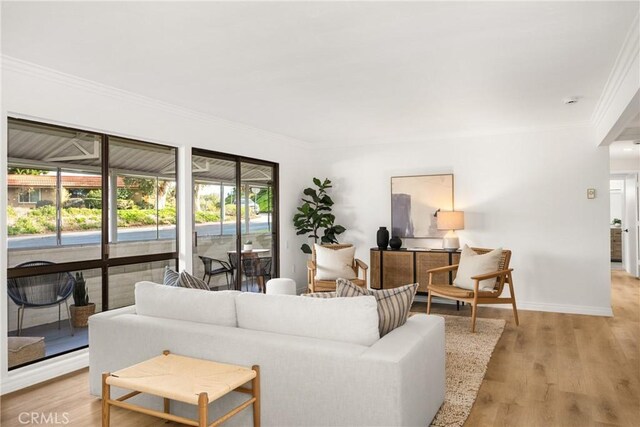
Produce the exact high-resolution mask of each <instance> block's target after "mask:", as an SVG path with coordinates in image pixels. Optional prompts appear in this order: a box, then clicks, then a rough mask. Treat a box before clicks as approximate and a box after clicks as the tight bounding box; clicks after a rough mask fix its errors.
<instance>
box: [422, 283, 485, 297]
mask: <svg viewBox="0 0 640 427" xmlns="http://www.w3.org/2000/svg"><path fill="white" fill-rule="evenodd" d="M428 289H429V290H430V291H433V292H437V293H438V294H439V295H449V296H451V297H453V298H473V291H470V290H468V289H462V288H457V287H455V286H452V285H429V287H428ZM478 296H479V297H496V296H498V293H497V292H496V291H495V290H493V291H478Z"/></svg>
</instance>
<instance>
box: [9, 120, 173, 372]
mask: <svg viewBox="0 0 640 427" xmlns="http://www.w3.org/2000/svg"><path fill="white" fill-rule="evenodd" d="M176 151H177V150H176V149H175V148H173V147H166V146H161V145H157V144H152V143H146V142H141V141H132V140H128V139H124V138H118V137H113V136H110V135H106V134H99V133H94V132H88V131H84V130H79V129H69V128H62V127H58V126H51V125H46V124H41V123H34V122H31V121H25V120H16V119H9V122H8V171H7V172H8V180H7V182H8V188H7V204H6V209H7V232H8V265H7V267H8V271H7V273H8V278H9V282H10V283H11V284H12V290H13V291H14V293H13V296H14V297H15V298H9V299H8V307H7V316H8V321H9V323H8V325H9V337H10V338H9V339H10V340H11V339H13V338H12V337H14V336H17V335H22V336H29V337H44V352H43V353H42V354H39V355H36V356H34V357H33V358H32V359H30V360H26V361H20V362H21V363H20V365H22V364H25V363H32V362H35V361H37V360H40V359H42V358H43V357H46V358H48V357H54V356H56V355H57V354H61V353H64V352H67V351H72V350H74V349H77V348H81V347H84V346H86V345H87V344H88V343H87V334H86V326H79V327H76V328H74V333H73V334H72V330H71V326H70V325H69V323H70V322H69V316H71V317H74V316H75V314H74V313H76V312H77V310H75V309H73V308H72V307H71V306H72V305H75V303H76V302H75V301H74V296H73V292H71V293H69V289H70V288H69V286H71V287H73V282H76V283H85V285H86V287H87V290H88V295H89V300H90V302H91V303H93V304H95V307H94V308H93V310H95V311H96V312H97V311H102V310H109V309H113V308H117V307H122V306H126V305H131V304H133V302H134V300H133V289H134V285H135V283H136V282H137V281H140V280H153V281H156V282H158V281H160V282H161V281H162V275H163V272H164V268H165V267H166V266H170V267H173V268H175V267H177V253H176V248H177V239H178V235H177V231H176V230H177V228H176V224H177V217H176V200H177V194H176V189H177V186H176ZM70 283H71V285H69V284H70ZM23 297H24V298H23ZM30 298H31V299H32V300H29V299H30ZM33 298H35V299H37V300H38V303H41V302H42V301H45V300H47V304H44V305H42V306H41V307H39V308H38V309H35V308H34V307H33V304H34V302H35V300H33ZM49 299H51V300H52V301H49ZM67 307H69V310H67ZM12 367H14V366H13V365H12Z"/></svg>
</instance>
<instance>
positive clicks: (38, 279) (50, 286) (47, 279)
mask: <svg viewBox="0 0 640 427" xmlns="http://www.w3.org/2000/svg"><path fill="white" fill-rule="evenodd" d="M54 264H55V263H53V262H49V261H29V262H25V263H22V264H19V265H17V266H16V267H39V266H43V265H54ZM75 283H76V280H75V279H74V278H73V275H71V273H69V272H61V273H50V274H43V275H39V276H29V277H18V278H15V279H9V280H7V293H8V294H9V298H11V300H12V301H13V302H14V303H15V304H16V305H17V306H18V336H19V335H20V334H21V333H22V325H23V324H24V311H25V310H26V309H27V308H45V307H53V306H55V305H57V306H58V329H60V320H61V311H60V310H61V309H60V306H61V305H62V303H64V304H65V306H66V308H67V319H68V320H69V328H70V329H71V335H73V325H72V324H71V313H70V312H69V303H68V302H67V300H68V299H69V297H70V296H71V294H72V293H73V287H74V285H75Z"/></svg>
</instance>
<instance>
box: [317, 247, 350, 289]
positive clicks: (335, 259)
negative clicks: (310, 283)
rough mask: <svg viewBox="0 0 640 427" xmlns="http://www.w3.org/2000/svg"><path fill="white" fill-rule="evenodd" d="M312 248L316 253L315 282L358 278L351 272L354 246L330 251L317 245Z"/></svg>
mask: <svg viewBox="0 0 640 427" xmlns="http://www.w3.org/2000/svg"><path fill="white" fill-rule="evenodd" d="M313 246H314V248H313V249H314V251H315V253H316V280H336V279H337V278H338V277H344V278H345V279H355V278H356V277H358V276H356V272H355V271H354V270H353V258H354V256H355V254H356V248H355V247H354V246H351V247H348V248H343V249H330V248H326V247H324V246H321V245H318V244H314V245H313Z"/></svg>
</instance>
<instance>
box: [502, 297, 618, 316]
mask: <svg viewBox="0 0 640 427" xmlns="http://www.w3.org/2000/svg"><path fill="white" fill-rule="evenodd" d="M516 303H517V305H518V310H529V311H546V312H550V313H565V314H584V315H587V316H604V317H613V311H612V310H611V307H594V306H589V305H566V304H549V303H536V302H520V301H516ZM500 308H508V309H511V306H509V305H506V304H505V305H504V306H502V307H500Z"/></svg>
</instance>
